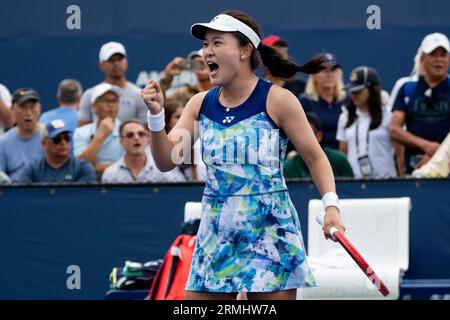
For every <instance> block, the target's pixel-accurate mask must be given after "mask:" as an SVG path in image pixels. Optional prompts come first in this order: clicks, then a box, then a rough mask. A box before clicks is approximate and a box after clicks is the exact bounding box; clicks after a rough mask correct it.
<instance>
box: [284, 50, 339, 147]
mask: <svg viewBox="0 0 450 320" xmlns="http://www.w3.org/2000/svg"><path fill="white" fill-rule="evenodd" d="M326 57H327V59H328V60H327V64H328V68H326V69H325V70H323V71H321V72H319V73H317V74H313V75H310V76H309V78H308V82H307V84H306V91H305V93H304V94H302V95H301V96H300V103H301V104H302V106H303V109H304V110H305V111H306V112H314V113H315V114H317V115H318V116H319V119H320V122H321V123H322V131H323V141H322V143H323V145H324V146H326V147H329V148H333V149H338V148H339V143H338V141H337V140H336V130H337V124H338V120H339V116H340V114H341V112H342V106H343V104H344V102H345V101H344V99H345V96H346V94H345V91H344V83H343V79H342V70H341V67H340V65H339V63H338V61H337V60H336V57H335V56H334V55H333V54H331V53H327V54H326ZM288 151H290V150H288Z"/></svg>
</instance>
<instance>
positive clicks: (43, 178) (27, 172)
mask: <svg viewBox="0 0 450 320" xmlns="http://www.w3.org/2000/svg"><path fill="white" fill-rule="evenodd" d="M42 137H43V138H42V145H43V146H44V150H45V156H44V157H43V158H42V159H40V160H38V161H36V162H34V163H32V164H30V165H28V166H27V167H26V168H25V169H24V171H23V172H22V174H21V176H20V178H19V182H21V183H32V182H55V183H62V182H95V181H96V176H95V172H94V168H93V167H92V164H90V163H88V162H85V161H83V160H78V159H74V158H73V157H72V156H71V153H70V139H71V138H70V137H71V134H70V129H69V128H68V127H67V126H66V124H65V123H64V120H62V119H56V120H52V121H50V122H48V123H47V125H46V126H45V130H43V133H42Z"/></svg>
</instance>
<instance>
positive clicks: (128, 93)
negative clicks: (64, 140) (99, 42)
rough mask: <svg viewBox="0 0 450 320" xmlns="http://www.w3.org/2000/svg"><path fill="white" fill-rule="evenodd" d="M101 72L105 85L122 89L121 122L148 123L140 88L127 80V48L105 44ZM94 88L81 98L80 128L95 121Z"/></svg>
mask: <svg viewBox="0 0 450 320" xmlns="http://www.w3.org/2000/svg"><path fill="white" fill-rule="evenodd" d="M99 58H100V64H99V66H100V70H101V71H102V72H103V74H104V75H105V81H104V83H109V84H112V85H115V86H117V87H119V88H120V89H121V92H122V94H121V96H120V105H119V113H118V116H117V118H118V119H119V120H120V121H126V120H128V119H133V118H136V119H139V120H140V121H142V122H146V121H147V108H146V107H145V104H144V102H143V101H142V98H141V96H140V92H141V91H140V88H139V87H138V86H136V85H135V84H133V83H131V82H129V81H127V80H126V77H125V73H126V71H127V69H128V56H127V52H126V50H125V47H124V46H123V45H122V44H121V43H118V42H108V43H105V44H104V45H103V46H102V47H101V49H100V53H99ZM92 90H93V88H90V89H88V90H86V92H85V93H84V94H83V96H82V97H81V101H80V110H79V112H78V126H82V125H84V124H88V123H90V122H93V121H95V120H96V119H95V115H94V114H93V113H92V109H91V95H92Z"/></svg>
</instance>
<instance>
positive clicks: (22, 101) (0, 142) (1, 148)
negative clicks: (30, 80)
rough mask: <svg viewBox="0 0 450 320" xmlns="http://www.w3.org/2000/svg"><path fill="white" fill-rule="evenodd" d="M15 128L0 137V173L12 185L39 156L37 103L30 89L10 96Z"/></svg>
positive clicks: (39, 134) (37, 100) (38, 110)
mask: <svg viewBox="0 0 450 320" xmlns="http://www.w3.org/2000/svg"><path fill="white" fill-rule="evenodd" d="M11 110H12V113H13V116H14V119H15V121H16V124H17V126H16V127H15V128H14V129H11V130H8V131H7V132H6V133H5V134H4V135H2V136H1V137H0V171H3V172H4V173H6V174H7V175H8V176H9V178H10V179H11V181H12V182H16V181H17V180H18V179H19V177H20V174H21V171H22V170H23V169H24V168H25V167H26V166H27V165H28V164H30V163H32V162H33V161H35V160H38V159H40V158H41V157H42V155H43V152H44V151H43V148H42V144H41V130H40V129H41V125H40V124H39V123H38V119H39V115H40V113H41V103H40V98H39V95H38V93H37V92H36V91H35V90H33V89H31V88H21V89H18V90H17V91H15V92H14V94H13V97H12V107H11Z"/></svg>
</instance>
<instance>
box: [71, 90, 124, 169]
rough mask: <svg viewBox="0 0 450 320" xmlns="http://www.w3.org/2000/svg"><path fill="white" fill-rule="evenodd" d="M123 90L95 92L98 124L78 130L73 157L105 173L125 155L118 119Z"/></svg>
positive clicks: (93, 96)
mask: <svg viewBox="0 0 450 320" xmlns="http://www.w3.org/2000/svg"><path fill="white" fill-rule="evenodd" d="M120 94H121V90H120V89H119V88H118V87H116V86H113V85H111V84H109V83H101V84H99V85H97V86H96V87H94V88H93V90H92V92H91V94H90V99H91V105H92V110H93V111H94V114H95V115H96V119H98V120H97V121H95V122H94V123H90V124H86V125H84V126H82V127H79V128H77V129H76V130H75V134H74V141H73V143H74V146H73V153H74V155H75V157H77V158H78V159H81V160H85V161H88V162H90V163H92V164H93V165H94V168H95V171H96V172H99V173H102V172H103V171H104V170H105V169H106V168H107V167H108V166H109V165H110V164H112V163H113V162H115V161H117V160H118V159H119V158H120V157H121V156H122V154H123V148H122V145H121V144H120V135H119V127H120V120H119V119H117V118H116V117H117V113H118V111H119V98H120Z"/></svg>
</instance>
